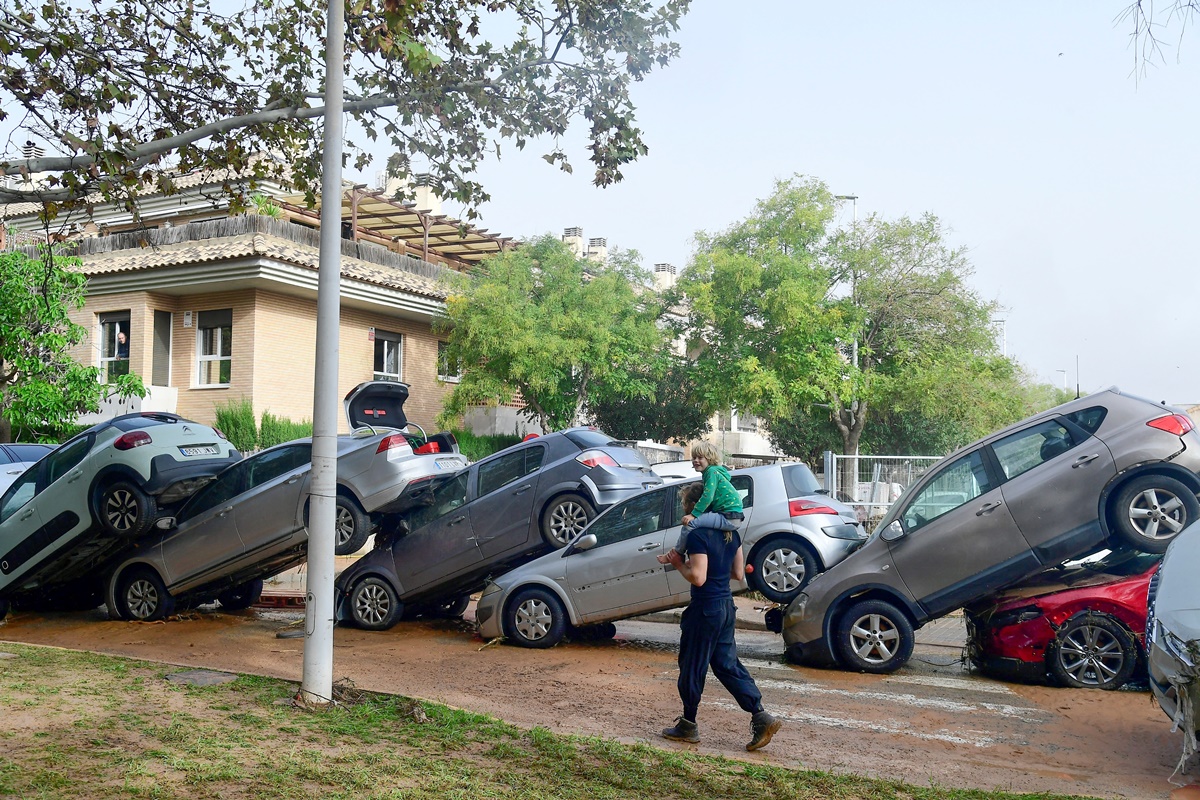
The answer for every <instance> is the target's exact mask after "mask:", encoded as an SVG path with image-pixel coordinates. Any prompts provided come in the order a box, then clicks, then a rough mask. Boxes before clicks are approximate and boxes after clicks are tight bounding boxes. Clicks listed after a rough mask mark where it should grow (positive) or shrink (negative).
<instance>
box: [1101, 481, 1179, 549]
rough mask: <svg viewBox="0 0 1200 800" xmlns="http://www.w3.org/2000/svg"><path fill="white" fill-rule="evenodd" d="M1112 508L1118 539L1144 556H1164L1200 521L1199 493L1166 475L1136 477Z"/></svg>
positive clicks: (1118, 495)
mask: <svg viewBox="0 0 1200 800" xmlns="http://www.w3.org/2000/svg"><path fill="white" fill-rule="evenodd" d="M1113 509H1114V511H1113V529H1114V531H1115V532H1116V534H1117V536H1118V537H1119V538H1120V539H1122V540H1123V541H1124V542H1126V543H1127V544H1130V545H1132V546H1133V547H1134V548H1136V549H1138V550H1141V551H1142V552H1143V553H1165V552H1166V551H1167V545H1169V544H1170V543H1171V540H1172V539H1174V538H1175V535H1176V534H1177V533H1179V531H1181V530H1183V529H1184V528H1186V527H1187V526H1188V525H1190V524H1192V523H1193V522H1195V521H1196V520H1197V519H1200V500H1197V499H1196V493H1195V492H1193V491H1192V490H1191V489H1189V488H1188V487H1187V486H1185V485H1184V484H1183V483H1181V482H1180V481H1178V480H1176V479H1175V478H1169V477H1167V476H1166V475H1143V476H1141V477H1139V478H1134V479H1133V480H1131V481H1130V482H1129V483H1127V484H1125V485H1124V486H1122V487H1121V490H1120V491H1119V492H1117V495H1116V499H1115V501H1114V503H1113Z"/></svg>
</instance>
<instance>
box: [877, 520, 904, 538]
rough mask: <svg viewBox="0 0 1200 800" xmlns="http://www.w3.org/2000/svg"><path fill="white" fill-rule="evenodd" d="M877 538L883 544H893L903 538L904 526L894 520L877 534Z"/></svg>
mask: <svg viewBox="0 0 1200 800" xmlns="http://www.w3.org/2000/svg"><path fill="white" fill-rule="evenodd" d="M879 538H881V539H883V540H884V541H885V542H894V541H896V540H897V539H903V538H904V526H903V525H901V524H900V520H898V519H894V520H892V521H891V523H890V524H889V525H888V526H887V527H886V528H884V529H883V533H881V534H879Z"/></svg>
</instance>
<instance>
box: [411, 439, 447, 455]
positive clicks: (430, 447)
mask: <svg viewBox="0 0 1200 800" xmlns="http://www.w3.org/2000/svg"><path fill="white" fill-rule="evenodd" d="M413 452H414V453H419V454H422V455H424V454H426V453H440V452H442V446H441V445H440V444H438V443H437V442H426V443H425V444H423V445H421V446H420V447H417V448H414V449H413Z"/></svg>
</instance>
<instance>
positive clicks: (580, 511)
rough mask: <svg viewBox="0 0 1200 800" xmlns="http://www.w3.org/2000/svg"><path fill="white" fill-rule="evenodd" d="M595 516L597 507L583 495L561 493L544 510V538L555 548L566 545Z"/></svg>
mask: <svg viewBox="0 0 1200 800" xmlns="http://www.w3.org/2000/svg"><path fill="white" fill-rule="evenodd" d="M595 516H596V509H594V508H592V504H591V503H589V502H588V501H587V500H586V499H584V498H583V497H580V496H579V495H577V494H560V495H559V496H558V497H556V498H554V499H553V500H551V501H550V502H549V503H548V504H547V505H546V508H545V510H544V511H542V538H544V539H545V540H546V544H548V545H550V546H551V547H553V548H555V549H561V548H563V547H566V546H567V545H569V544H570V543H571V542H573V541H574V540H575V537H577V536H578V535H579V532H580V531H582V530H583V529H584V528H585V527H586V526H587V524H588V523H589V522H591V521H592V519H593V518H594V517H595Z"/></svg>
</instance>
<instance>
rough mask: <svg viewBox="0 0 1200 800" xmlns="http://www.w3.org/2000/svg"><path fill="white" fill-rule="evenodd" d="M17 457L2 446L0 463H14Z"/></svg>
mask: <svg viewBox="0 0 1200 800" xmlns="http://www.w3.org/2000/svg"><path fill="white" fill-rule="evenodd" d="M15 461H16V459H14V458H12V457H11V456H10V455H9V454H8V453H7V452H6V451H5V450H4V448H0V464H12V463H14V462H15Z"/></svg>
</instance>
